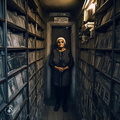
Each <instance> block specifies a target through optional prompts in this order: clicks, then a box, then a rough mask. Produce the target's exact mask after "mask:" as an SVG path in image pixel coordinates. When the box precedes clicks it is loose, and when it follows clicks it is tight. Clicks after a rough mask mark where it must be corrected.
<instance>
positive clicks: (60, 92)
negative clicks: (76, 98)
mask: <svg viewBox="0 0 120 120" xmlns="http://www.w3.org/2000/svg"><path fill="white" fill-rule="evenodd" d="M68 94H69V86H63V87H61V86H55V99H56V104H59V105H60V101H61V99H62V100H63V105H67V100H68Z"/></svg>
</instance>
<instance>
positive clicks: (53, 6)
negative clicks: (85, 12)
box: [39, 0, 84, 12]
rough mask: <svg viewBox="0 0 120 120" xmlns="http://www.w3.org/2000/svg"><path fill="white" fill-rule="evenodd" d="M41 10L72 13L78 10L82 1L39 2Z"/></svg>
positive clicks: (54, 0) (50, 0) (58, 0)
mask: <svg viewBox="0 0 120 120" xmlns="http://www.w3.org/2000/svg"><path fill="white" fill-rule="evenodd" d="M39 1H40V4H41V7H42V9H43V10H45V11H47V12H60V11H64V12H73V11H77V10H78V9H79V10H80V9H81V7H82V5H83V2H84V0H39Z"/></svg>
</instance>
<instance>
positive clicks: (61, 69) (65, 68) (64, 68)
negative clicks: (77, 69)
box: [55, 66, 69, 72]
mask: <svg viewBox="0 0 120 120" xmlns="http://www.w3.org/2000/svg"><path fill="white" fill-rule="evenodd" d="M55 69H57V70H58V71H59V72H63V71H64V70H67V69H69V67H68V66H66V67H58V66H55Z"/></svg>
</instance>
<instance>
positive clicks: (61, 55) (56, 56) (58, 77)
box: [49, 49, 74, 86]
mask: <svg viewBox="0 0 120 120" xmlns="http://www.w3.org/2000/svg"><path fill="white" fill-rule="evenodd" d="M49 65H50V67H51V68H52V81H53V84H54V85H55V86H69V85H70V83H71V69H72V67H73V65H74V62H73V57H72V54H71V51H70V50H68V49H66V50H65V51H63V52H59V51H58V50H57V49H54V50H53V51H52V53H51V56H50V59H49ZM55 66H58V67H66V66H68V67H69V69H67V70H65V71H63V72H59V71H58V70H57V69H55V68H54V67H55Z"/></svg>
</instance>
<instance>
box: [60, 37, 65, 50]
mask: <svg viewBox="0 0 120 120" xmlns="http://www.w3.org/2000/svg"><path fill="white" fill-rule="evenodd" d="M58 47H59V48H63V47H65V43H64V40H63V39H59V40H58Z"/></svg>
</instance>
